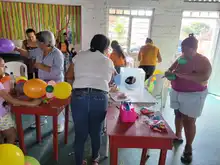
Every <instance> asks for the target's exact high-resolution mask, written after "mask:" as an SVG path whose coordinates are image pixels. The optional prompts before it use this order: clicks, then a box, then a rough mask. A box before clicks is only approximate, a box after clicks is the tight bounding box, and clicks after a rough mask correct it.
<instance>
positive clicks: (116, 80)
mask: <svg viewBox="0 0 220 165" xmlns="http://www.w3.org/2000/svg"><path fill="white" fill-rule="evenodd" d="M114 83H115V84H116V85H120V84H121V75H120V74H117V75H115V76H114Z"/></svg>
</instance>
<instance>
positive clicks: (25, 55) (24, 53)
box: [14, 47, 29, 57]
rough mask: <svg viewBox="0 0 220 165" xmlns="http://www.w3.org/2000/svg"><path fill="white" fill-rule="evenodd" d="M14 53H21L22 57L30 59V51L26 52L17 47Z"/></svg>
mask: <svg viewBox="0 0 220 165" xmlns="http://www.w3.org/2000/svg"><path fill="white" fill-rule="evenodd" d="M14 51H17V52H19V53H20V55H21V56H24V57H28V56H29V53H28V51H27V50H25V49H22V48H18V47H15V49H14Z"/></svg>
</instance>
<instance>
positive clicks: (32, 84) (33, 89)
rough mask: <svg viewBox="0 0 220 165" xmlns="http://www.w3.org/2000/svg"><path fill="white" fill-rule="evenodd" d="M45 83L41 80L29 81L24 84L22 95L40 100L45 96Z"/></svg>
mask: <svg viewBox="0 0 220 165" xmlns="http://www.w3.org/2000/svg"><path fill="white" fill-rule="evenodd" d="M46 87H47V83H46V82H45V81H43V80H41V79H31V80H28V81H27V82H25V84H24V87H23V89H24V94H25V95H26V96H28V97H30V98H34V99H37V98H41V97H43V96H44V95H46Z"/></svg>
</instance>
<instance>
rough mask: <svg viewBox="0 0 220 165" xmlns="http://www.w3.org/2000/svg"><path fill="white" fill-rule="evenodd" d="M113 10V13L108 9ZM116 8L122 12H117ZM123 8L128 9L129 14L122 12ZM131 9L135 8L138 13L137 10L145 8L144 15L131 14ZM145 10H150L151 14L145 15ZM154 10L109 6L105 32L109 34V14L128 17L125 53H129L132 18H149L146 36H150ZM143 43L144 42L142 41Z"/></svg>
mask: <svg viewBox="0 0 220 165" xmlns="http://www.w3.org/2000/svg"><path fill="white" fill-rule="evenodd" d="M112 9H113V10H115V14H113V13H110V10H112ZM116 10H123V14H117V13H116ZM124 10H127V11H128V10H129V11H130V14H124ZM132 10H137V13H139V11H143V10H145V15H138V14H137V15H132V14H131V12H132ZM146 11H152V15H151V16H147V15H146ZM154 11H155V9H152V8H151V9H149V8H147V9H135V8H132V9H128V8H109V9H108V26H107V32H108V34H109V16H121V17H127V18H129V22H128V37H127V53H131V52H130V48H131V35H132V20H133V19H134V18H145V19H149V29H148V37H149V38H150V37H151V33H152V22H153V18H154ZM143 45H144V43H143Z"/></svg>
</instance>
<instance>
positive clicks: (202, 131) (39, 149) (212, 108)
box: [23, 96, 220, 165]
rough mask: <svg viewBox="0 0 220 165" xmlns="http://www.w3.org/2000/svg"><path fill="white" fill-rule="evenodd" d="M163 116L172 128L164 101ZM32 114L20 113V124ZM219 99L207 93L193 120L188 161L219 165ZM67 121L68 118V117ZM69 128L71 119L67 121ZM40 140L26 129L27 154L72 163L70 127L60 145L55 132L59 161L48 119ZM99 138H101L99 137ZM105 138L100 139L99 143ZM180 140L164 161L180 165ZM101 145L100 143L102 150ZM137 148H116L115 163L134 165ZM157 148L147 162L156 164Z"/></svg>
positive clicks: (48, 162)
mask: <svg viewBox="0 0 220 165" xmlns="http://www.w3.org/2000/svg"><path fill="white" fill-rule="evenodd" d="M164 117H165V119H166V120H167V121H168V123H169V124H170V126H171V127H172V128H174V124H173V119H174V115H173V111H172V110H171V109H170V108H169V105H167V108H166V109H165V110H164ZM31 121H33V117H30V116H24V123H23V125H24V127H25V128H27V127H28V126H29V124H30V122H31ZM219 121H220V99H218V98H216V97H213V96H208V97H207V100H206V104H205V107H204V111H203V115H202V117H200V118H199V119H198V121H197V136H196V138H195V142H194V145H193V148H194V159H193V162H192V163H191V164H192V165H220V156H219V153H220V142H219V139H220V124H219ZM70 122H71V121H70ZM70 125H71V128H72V123H70ZM42 130H43V136H44V138H43V142H42V143H41V144H36V142H35V131H34V130H31V129H26V131H25V132H26V134H25V139H26V141H25V143H26V145H27V147H28V154H29V155H30V156H34V157H35V158H37V159H38V160H40V162H41V165H74V160H73V156H72V155H71V156H69V155H68V154H69V153H70V152H72V151H73V149H72V142H73V131H72V129H70V136H69V144H68V145H64V143H63V134H61V135H59V138H60V144H59V161H58V162H56V161H54V160H53V157H52V151H53V150H52V134H51V131H52V126H51V120H49V122H48V124H47V125H45V126H44V127H43V128H42ZM103 139H105V138H104V137H103ZM104 143H105V141H104V140H103V144H104ZM183 147H184V144H183V145H181V146H180V147H179V148H173V150H172V151H169V152H168V157H167V161H166V165H181V162H180V156H181V154H182V150H183ZM103 150H104V145H103V146H102V150H101V153H102V151H103ZM85 155H86V156H88V155H90V149H89V140H88V142H87V144H86V145H85ZM140 155H141V150H139V149H120V151H119V162H118V165H138V164H139V162H140ZM158 158H159V152H158V151H157V150H151V151H150V159H149V160H148V162H147V165H156V164H158V163H157V162H158ZM108 164H109V161H108V159H106V160H103V161H102V162H101V165H108Z"/></svg>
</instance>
